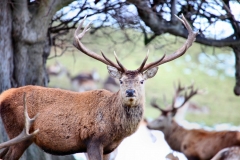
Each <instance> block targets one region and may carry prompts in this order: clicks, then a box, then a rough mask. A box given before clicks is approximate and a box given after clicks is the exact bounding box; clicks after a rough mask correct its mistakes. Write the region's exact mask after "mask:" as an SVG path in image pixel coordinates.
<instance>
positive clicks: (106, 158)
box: [103, 153, 111, 160]
mask: <svg viewBox="0 0 240 160" xmlns="http://www.w3.org/2000/svg"><path fill="white" fill-rule="evenodd" d="M110 154H111V153H109V154H104V155H103V160H110V157H111V156H110Z"/></svg>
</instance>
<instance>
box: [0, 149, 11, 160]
mask: <svg viewBox="0 0 240 160" xmlns="http://www.w3.org/2000/svg"><path fill="white" fill-rule="evenodd" d="M8 151H9V147H7V148H5V149H4V150H3V151H2V152H1V153H0V158H1V159H2V158H3V157H4V156H5V155H6V154H7V152H8Z"/></svg>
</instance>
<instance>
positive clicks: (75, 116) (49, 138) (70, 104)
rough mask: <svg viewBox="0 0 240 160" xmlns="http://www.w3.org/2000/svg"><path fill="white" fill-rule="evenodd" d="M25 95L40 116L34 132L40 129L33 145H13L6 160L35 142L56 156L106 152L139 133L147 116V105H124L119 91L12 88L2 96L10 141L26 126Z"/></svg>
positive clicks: (30, 110)
mask: <svg viewBox="0 0 240 160" xmlns="http://www.w3.org/2000/svg"><path fill="white" fill-rule="evenodd" d="M24 93H26V100H27V102H26V106H27V108H28V114H29V116H30V118H31V117H33V116H35V115H36V114H38V113H39V116H38V117H37V119H36V121H35V122H34V124H33V126H32V128H31V131H33V130H36V129H39V130H40V131H39V133H38V134H37V135H36V136H35V138H34V139H33V140H32V141H28V142H22V143H20V144H17V145H15V146H11V147H10V149H9V151H8V153H7V155H6V156H5V157H4V159H8V160H10V159H18V158H20V156H21V155H22V153H23V152H24V150H25V149H26V148H27V147H28V146H29V145H30V144H31V143H32V142H35V143H36V144H37V145H38V146H39V147H40V148H42V149H43V150H44V151H46V152H48V153H51V154H57V155H66V154H73V153H77V152H86V151H88V152H89V153H90V154H91V153H93V152H94V148H98V147H100V150H102V152H104V153H105V154H107V153H110V152H112V151H113V150H114V149H115V148H116V147H117V146H118V145H119V144H120V142H121V141H122V140H123V138H125V137H127V136H129V135H131V134H132V133H134V132H135V131H136V129H137V127H138V124H139V122H140V120H141V119H142V115H143V103H142V102H144V101H142V102H141V103H139V104H138V105H137V106H134V107H128V106H123V105H122V102H121V99H120V98H119V96H120V95H119V94H120V93H119V92H117V93H111V92H109V91H106V90H95V91H87V92H83V93H75V92H70V91H65V90H61V89H53V88H44V87H39V86H26V87H20V88H13V89H9V90H7V91H5V92H3V93H2V94H1V95H0V105H1V116H2V120H3V123H4V126H5V128H6V131H7V133H8V136H9V138H10V139H12V138H13V137H16V136H17V135H18V134H20V133H21V131H22V129H23V127H24V116H23V94H24ZM143 98H144V97H143ZM16 148H17V149H16ZM20 148H21V149H20ZM101 148H102V149H101ZM14 149H15V150H14ZM91 151H92V152H91ZM16 152H17V153H16ZM93 154H96V155H94V156H92V157H93V158H92V159H100V157H101V154H98V153H93ZM90 159H91V158H90Z"/></svg>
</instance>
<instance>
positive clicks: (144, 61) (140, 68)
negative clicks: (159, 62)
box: [137, 50, 149, 72]
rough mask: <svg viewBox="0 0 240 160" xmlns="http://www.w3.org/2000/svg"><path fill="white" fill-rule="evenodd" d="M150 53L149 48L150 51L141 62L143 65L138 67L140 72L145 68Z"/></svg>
mask: <svg viewBox="0 0 240 160" xmlns="http://www.w3.org/2000/svg"><path fill="white" fill-rule="evenodd" d="M148 55H149V50H148V52H147V54H146V57H145V58H144V60H143V62H142V64H141V66H140V67H139V68H138V69H137V70H138V72H142V69H143V67H144V66H145V63H146V62H147V60H148Z"/></svg>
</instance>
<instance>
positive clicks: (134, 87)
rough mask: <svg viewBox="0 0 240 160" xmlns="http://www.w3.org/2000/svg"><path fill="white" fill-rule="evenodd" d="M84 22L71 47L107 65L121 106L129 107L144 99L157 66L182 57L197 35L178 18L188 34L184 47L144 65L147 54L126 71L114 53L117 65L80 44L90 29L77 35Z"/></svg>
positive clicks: (185, 21)
mask: <svg viewBox="0 0 240 160" xmlns="http://www.w3.org/2000/svg"><path fill="white" fill-rule="evenodd" d="M85 18H86V17H85ZM85 18H84V20H85ZM84 20H83V21H82V22H81V23H80V25H79V27H78V28H77V30H76V31H75V34H74V43H73V45H74V46H75V47H76V48H77V49H79V50H80V51H82V52H83V53H85V54H86V55H88V56H90V57H92V58H94V59H96V60H98V61H101V62H103V63H104V64H106V65H107V69H108V71H109V74H110V76H111V77H113V78H117V79H118V80H119V82H120V91H119V94H120V96H121V101H122V104H123V105H127V106H130V107H134V106H136V105H138V104H139V103H140V102H139V101H142V100H144V98H143V97H144V81H145V80H147V79H149V78H152V77H154V76H155V74H156V73H157V71H158V66H159V65H161V64H163V63H166V62H169V61H172V60H174V59H176V58H178V57H180V56H182V55H183V54H184V53H185V52H186V50H187V49H188V48H189V47H190V46H191V45H192V43H193V42H194V40H195V37H196V35H197V33H195V32H193V31H192V29H191V26H190V25H189V24H188V22H187V20H186V19H185V18H184V17H183V19H180V18H179V20H180V21H181V22H182V23H183V24H184V25H185V27H186V28H187V30H188V32H189V35H188V39H187V41H186V42H185V43H184V45H183V46H182V47H181V48H180V49H178V50H177V51H176V52H175V53H173V54H170V55H168V56H165V55H163V57H162V58H160V59H159V60H157V61H155V62H152V63H149V64H146V61H147V59H148V54H147V55H146V57H145V59H144V60H143V62H142V64H141V65H140V67H139V68H138V69H136V70H127V69H126V68H125V67H124V66H123V65H122V64H121V63H120V61H119V60H118V57H117V56H116V54H115V53H114V55H115V59H116V62H117V63H114V62H113V61H111V60H110V59H108V58H107V57H106V56H105V55H104V54H103V53H102V56H99V55H98V54H97V53H95V52H93V51H91V50H89V49H87V48H86V47H85V46H84V45H83V44H82V42H81V41H80V40H81V39H82V38H83V36H84V35H85V33H86V32H87V31H88V30H89V29H90V28H88V27H89V24H88V25H86V26H85V27H84V29H83V31H82V32H81V33H79V30H80V29H81V28H82V25H83V22H84ZM78 33H79V34H78Z"/></svg>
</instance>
